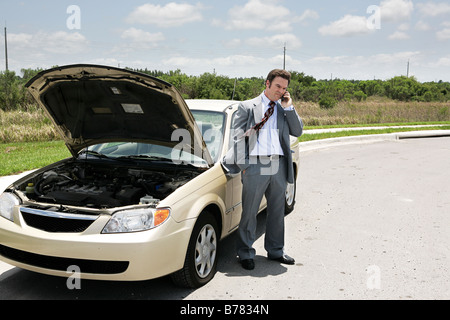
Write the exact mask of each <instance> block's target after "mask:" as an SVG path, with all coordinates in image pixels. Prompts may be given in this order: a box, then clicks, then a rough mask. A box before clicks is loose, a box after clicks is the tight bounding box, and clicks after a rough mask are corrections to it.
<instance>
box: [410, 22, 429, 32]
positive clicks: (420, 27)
mask: <svg viewBox="0 0 450 320" xmlns="http://www.w3.org/2000/svg"><path fill="white" fill-rule="evenodd" d="M414 28H415V29H416V30H419V31H428V30H431V27H430V25H429V24H427V23H426V22H423V21H422V20H420V21H418V22H417V23H416V25H415V27H414Z"/></svg>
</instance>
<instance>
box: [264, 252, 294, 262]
mask: <svg viewBox="0 0 450 320" xmlns="http://www.w3.org/2000/svg"><path fill="white" fill-rule="evenodd" d="M269 259H270V260H274V261H278V262H280V263H284V264H295V260H294V258H291V257H289V256H288V255H287V254H283V255H282V256H281V257H279V258H269Z"/></svg>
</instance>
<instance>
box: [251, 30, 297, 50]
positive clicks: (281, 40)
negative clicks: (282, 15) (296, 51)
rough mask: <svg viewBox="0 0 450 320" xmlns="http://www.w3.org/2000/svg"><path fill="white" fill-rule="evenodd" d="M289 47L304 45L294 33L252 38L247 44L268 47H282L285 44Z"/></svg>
mask: <svg viewBox="0 0 450 320" xmlns="http://www.w3.org/2000/svg"><path fill="white" fill-rule="evenodd" d="M285 43H286V44H287V46H288V47H289V48H298V47H300V46H301V45H302V42H301V41H300V39H298V38H297V36H296V35H294V34H292V33H284V34H276V35H274V36H270V37H262V38H256V37H254V38H250V39H248V40H247V44H248V45H250V46H257V47H267V48H277V47H278V48H282V47H283V46H284V44H285Z"/></svg>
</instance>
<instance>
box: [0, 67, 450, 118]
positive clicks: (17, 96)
mask: <svg viewBox="0 0 450 320" xmlns="http://www.w3.org/2000/svg"><path fill="white" fill-rule="evenodd" d="M129 70H133V71H137V72H141V73H145V74H148V75H151V76H154V77H157V78H160V79H162V80H164V81H167V82H169V83H171V84H173V85H174V86H175V87H176V88H177V89H178V90H179V91H180V93H181V94H182V95H183V97H184V98H185V99H219V100H231V99H233V100H237V101H241V100H247V99H251V98H254V97H255V96H257V95H259V94H260V93H261V92H262V91H263V90H264V80H265V79H264V78H262V77H252V78H230V77H227V76H222V75H217V74H215V73H203V74H202V75H199V76H192V75H186V74H184V73H182V72H181V70H179V69H178V70H174V71H168V72H163V71H158V70H148V69H129ZM40 71H42V69H22V70H21V75H18V74H16V73H15V72H14V71H3V72H0V109H1V110H3V111H13V110H35V109H36V104H35V102H34V101H33V99H32V97H31V96H30V95H29V93H28V92H27V90H26V89H25V84H26V83H27V82H28V81H29V80H30V79H31V78H32V77H33V76H35V75H36V74H37V73H39V72H40ZM291 74H292V80H291V84H290V87H289V91H290V93H291V95H292V96H293V98H294V100H295V101H299V102H301V101H309V102H316V103H318V104H319V105H320V107H322V108H333V107H334V106H335V105H336V104H337V103H338V102H340V101H364V100H366V99H367V98H368V97H371V96H379V97H386V98H389V99H393V100H398V101H419V102H432V101H439V102H446V101H450V83H449V82H443V81H438V82H424V83H421V82H418V81H417V79H415V78H414V77H406V76H397V77H394V78H392V79H388V80H375V79H374V80H342V79H333V80H317V79H315V78H314V77H312V76H309V75H305V74H304V73H303V72H297V71H291Z"/></svg>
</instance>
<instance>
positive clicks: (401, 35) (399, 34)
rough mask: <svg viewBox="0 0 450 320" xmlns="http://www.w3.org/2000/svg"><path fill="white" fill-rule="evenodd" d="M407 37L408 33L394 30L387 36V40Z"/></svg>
mask: <svg viewBox="0 0 450 320" xmlns="http://www.w3.org/2000/svg"><path fill="white" fill-rule="evenodd" d="M409 38H410V37H409V35H408V34H407V33H406V32H403V31H396V32H394V33H393V34H391V35H390V36H389V37H388V39H389V40H406V39H409Z"/></svg>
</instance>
